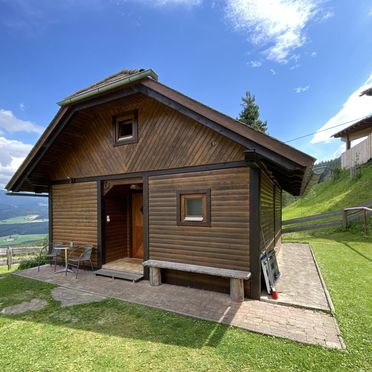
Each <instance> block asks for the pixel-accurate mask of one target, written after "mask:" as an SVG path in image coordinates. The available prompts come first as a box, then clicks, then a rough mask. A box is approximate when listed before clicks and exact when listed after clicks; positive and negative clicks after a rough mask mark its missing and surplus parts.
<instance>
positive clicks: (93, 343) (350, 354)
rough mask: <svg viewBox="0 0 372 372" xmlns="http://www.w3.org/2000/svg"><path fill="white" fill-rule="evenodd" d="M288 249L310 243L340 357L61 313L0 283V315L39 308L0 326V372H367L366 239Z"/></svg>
mask: <svg viewBox="0 0 372 372" xmlns="http://www.w3.org/2000/svg"><path fill="white" fill-rule="evenodd" d="M288 240H289V241H299V240H300V241H309V242H311V244H312V246H313V248H314V251H315V254H316V256H317V259H318V262H319V264H320V267H321V269H322V272H323V276H324V278H325V280H326V282H327V286H328V289H329V291H330V293H331V295H332V298H333V301H334V304H335V307H336V315H337V319H338V321H339V323H340V327H341V331H342V335H343V338H344V340H345V342H346V345H347V351H346V352H342V351H337V350H330V349H325V348H322V347H320V346H312V345H303V344H300V343H296V342H292V341H288V340H282V339H277V338H274V337H268V336H263V335H259V334H254V333H251V332H247V331H244V330H241V329H236V328H230V327H226V326H223V325H217V324H215V323H212V322H206V321H201V320H194V319H192V318H187V317H183V316H180V315H175V314H170V313H166V312H161V311H157V310H153V309H149V308H146V307H143V306H138V305H132V304H128V303H125V302H120V301H116V300H106V301H104V302H100V303H94V304H86V305H79V306H73V307H69V308H61V307H60V306H59V304H58V303H57V302H55V301H53V300H52V299H51V296H50V291H51V288H52V286H51V285H49V284H44V283H40V282H36V281H33V280H28V279H23V278H19V277H16V276H13V275H9V274H3V275H2V276H5V278H4V279H0V309H1V308H3V307H5V306H7V305H10V304H16V303H19V302H21V301H24V300H29V299H31V298H34V297H42V298H45V299H46V300H47V301H48V307H47V308H45V309H43V310H41V311H38V312H28V313H25V314H20V315H13V316H0V335H1V336H0V361H1V362H0V363H1V366H0V369H1V371H28V370H34V371H36V370H37V371H49V370H57V371H58V370H74V369H78V370H82V371H92V370H96V371H109V370H110V371H119V370H133V371H134V370H135V371H142V370H147V371H148V370H159V371H160V370H162V371H168V370H170V371H185V370H194V371H208V370H209V371H212V370H213V371H237V370H244V371H264V370H267V371H269V370H270V371H273V370H274V371H275V370H285V371H305V370H313V371H340V370H353V371H367V370H371V368H370V366H371V365H372V357H371V356H372V355H371V354H372V350H371V341H372V339H371V335H372V329H371V325H372V317H371V309H372V300H371V290H370V283H371V282H372V280H371V279H372V277H371V259H372V252H371V250H372V247H371V243H370V241H371V238H370V237H360V233H359V232H353V231H352V232H347V233H346V232H335V233H334V234H333V235H332V236H331V237H330V236H329V233H328V235H327V234H324V235H321V236H319V237H313V236H310V235H305V234H302V235H299V234H297V235H294V234H292V235H291V236H289V237H288ZM0 270H1V269H0ZM2 270H3V273H4V269H2ZM0 275H1V271H0Z"/></svg>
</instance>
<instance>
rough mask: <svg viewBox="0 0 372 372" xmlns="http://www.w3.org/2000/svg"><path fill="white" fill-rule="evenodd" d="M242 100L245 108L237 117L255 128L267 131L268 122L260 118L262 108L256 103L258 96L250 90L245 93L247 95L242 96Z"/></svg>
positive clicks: (263, 131)
mask: <svg viewBox="0 0 372 372" xmlns="http://www.w3.org/2000/svg"><path fill="white" fill-rule="evenodd" d="M242 100H243V103H242V107H243V109H242V111H241V112H240V114H239V117H238V118H237V119H238V120H239V121H241V122H243V123H244V124H247V125H248V126H249V127H251V128H253V129H254V130H257V131H259V132H262V133H267V122H266V121H262V120H260V108H259V106H258V105H257V104H256V103H255V101H256V97H255V96H254V95H252V94H251V93H250V92H249V91H248V92H246V93H245V97H242Z"/></svg>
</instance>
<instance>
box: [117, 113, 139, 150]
mask: <svg viewBox="0 0 372 372" xmlns="http://www.w3.org/2000/svg"><path fill="white" fill-rule="evenodd" d="M128 117H132V120H133V121H132V135H131V136H128V137H122V138H119V122H120V121H121V120H123V119H125V118H128ZM112 124H113V137H114V141H113V144H114V146H121V145H128V144H131V143H137V142H138V110H132V111H127V112H123V113H122V114H120V115H115V116H113V118H112Z"/></svg>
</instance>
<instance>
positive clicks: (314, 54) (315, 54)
mask: <svg viewBox="0 0 372 372" xmlns="http://www.w3.org/2000/svg"><path fill="white" fill-rule="evenodd" d="M317 55H318V53H317V52H315V51H314V52H311V54H310V56H311V57H316V56H317Z"/></svg>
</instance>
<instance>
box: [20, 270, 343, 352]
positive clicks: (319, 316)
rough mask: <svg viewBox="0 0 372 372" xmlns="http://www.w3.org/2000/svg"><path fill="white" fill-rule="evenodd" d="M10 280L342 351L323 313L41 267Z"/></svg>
mask: <svg viewBox="0 0 372 372" xmlns="http://www.w3.org/2000/svg"><path fill="white" fill-rule="evenodd" d="M16 275H20V276H23V277H27V278H32V279H37V280H41V281H45V282H49V283H53V284H56V285H59V286H61V287H63V288H68V289H72V290H74V292H75V293H76V294H77V296H79V293H81V294H83V293H89V294H94V295H97V296H98V297H100V296H102V297H111V298H116V299H119V300H124V301H127V302H132V303H136V304H142V305H145V306H150V307H154V308H158V309H162V310H167V311H171V312H175V313H178V314H182V315H186V316H192V317H195V318H200V319H205V320H210V321H215V322H218V323H223V324H227V325H232V326H236V327H240V328H244V329H247V330H249V331H253V332H258V333H263V334H266V335H271V336H277V337H282V338H288V339H291V340H295V341H299V342H304V343H309V344H318V345H322V346H325V347H331V348H338V349H342V348H344V344H343V342H342V338H341V337H340V334H339V328H338V325H337V323H336V320H335V318H334V317H333V316H332V315H331V314H327V313H325V312H320V311H314V310H308V309H303V308H296V307H291V306H283V305H280V304H274V303H269V302H264V301H253V300H246V301H244V302H243V303H234V302H232V301H231V300H230V297H229V296H228V295H226V294H222V293H216V292H210V291H204V290H199V289H193V288H186V287H178V286H174V285H168V284H162V285H161V286H159V287H151V286H150V284H149V282H148V281H141V282H138V283H135V284H133V283H131V282H127V281H124V280H118V279H116V280H113V279H111V278H106V277H96V276H95V275H93V274H92V273H91V272H88V271H86V272H84V271H82V272H81V273H79V277H78V279H75V276H74V275H71V274H69V275H67V276H65V275H62V274H55V273H54V271H53V268H51V267H50V266H48V265H45V266H43V267H41V269H40V272H38V271H37V268H32V269H28V270H24V271H22V272H19V273H17V274H16ZM71 293H72V292H70V294H69V295H71ZM81 297H84V296H83V295H82V296H81Z"/></svg>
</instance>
